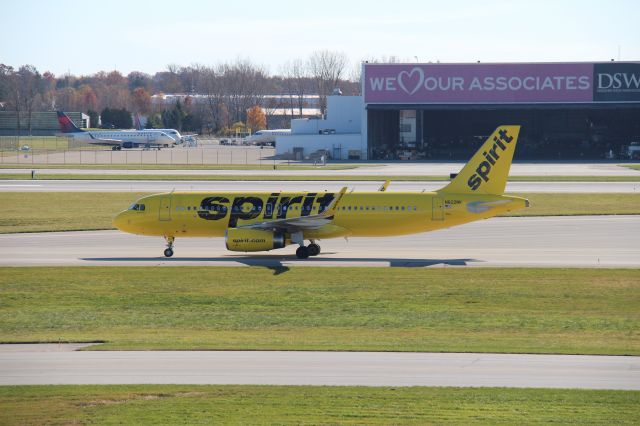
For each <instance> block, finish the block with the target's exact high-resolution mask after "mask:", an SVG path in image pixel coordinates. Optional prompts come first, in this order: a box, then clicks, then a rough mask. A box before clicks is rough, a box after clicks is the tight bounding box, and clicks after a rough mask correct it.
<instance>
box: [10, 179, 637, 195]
mask: <svg viewBox="0 0 640 426" xmlns="http://www.w3.org/2000/svg"><path fill="white" fill-rule="evenodd" d="M382 183H383V180H380V181H348V182H340V181H248V182H247V181H179V180H178V181H172V180H166V181H127V180H37V181H32V180H4V181H2V180H0V193H1V192H54V191H58V192H165V191H166V192H169V191H172V190H176V191H245V192H257V191H324V190H327V191H338V190H340V188H342V187H343V186H348V187H349V188H353V189H354V190H356V191H376V190H378V188H379V187H380V185H382ZM447 183H448V182H445V181H441V182H438V181H431V182H399V181H397V182H391V184H390V185H389V188H388V191H422V190H426V191H435V190H438V189H440V188H442V187H444V186H445V185H447ZM507 192H511V193H536V192H546V193H614V192H615V193H640V182H510V183H508V184H507Z"/></svg>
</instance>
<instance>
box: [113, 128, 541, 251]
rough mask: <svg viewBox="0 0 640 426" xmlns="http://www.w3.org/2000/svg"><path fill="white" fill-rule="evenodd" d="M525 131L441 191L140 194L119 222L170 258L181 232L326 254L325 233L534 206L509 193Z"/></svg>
mask: <svg viewBox="0 0 640 426" xmlns="http://www.w3.org/2000/svg"><path fill="white" fill-rule="evenodd" d="M519 132H520V126H500V127H498V128H497V129H496V130H495V131H494V132H493V134H492V135H491V136H490V137H489V139H488V140H487V141H486V142H485V143H484V144H483V145H482V147H481V148H480V149H479V150H478V152H477V153H476V154H475V155H474V156H473V157H472V158H471V161H470V162H469V163H468V164H467V165H465V166H464V167H463V169H462V170H461V171H460V173H459V174H458V175H457V176H455V177H454V178H453V180H452V181H451V182H450V183H449V184H448V185H446V186H445V187H444V188H442V189H440V190H439V191H435V192H389V191H386V188H387V184H385V185H383V186H382V187H381V188H380V190H379V191H377V192H347V188H346V187H345V188H343V189H342V190H341V191H340V192H338V193H334V192H319V193H318V192H255V193H239V192H220V193H219V192H216V193H209V192H171V193H163V194H156V195H150V196H147V197H143V198H141V199H139V200H138V201H136V202H135V203H134V204H132V205H131V206H130V207H129V209H128V210H125V211H123V212H121V213H120V214H118V216H116V217H115V219H114V221H113V223H114V225H115V226H116V227H117V228H118V229H120V230H122V231H125V232H129V233H133V234H139V235H154V236H163V237H164V238H165V239H166V241H167V248H166V250H165V251H164V255H165V256H167V257H171V256H172V255H173V243H174V240H175V238H177V237H222V236H224V237H225V241H226V245H227V249H228V250H232V251H241V252H254V251H267V250H272V249H279V248H283V247H286V246H287V245H290V244H297V245H299V247H298V249H297V250H296V255H297V257H298V258H300V259H305V258H307V257H309V256H316V255H318V254H319V253H320V246H319V245H318V243H317V241H318V240H321V239H324V238H336V237H381V236H393V235H405V234H413V233H419V232H427V231H433V230H436V229H442V228H449V227H452V226H456V225H461V224H464V223H468V222H473V221H476V220H480V219H487V218H490V217H492V216H496V215H498V214H501V213H505V212H509V211H512V210H518V209H522V208H525V207H528V206H529V201H528V200H526V199H524V198H520V197H512V196H507V195H503V194H504V189H505V186H506V184H507V177H508V174H509V168H510V167H511V161H512V159H513V153H514V150H515V146H516V142H517V140H518V133H519ZM305 240H309V241H310V244H309V245H305V244H304V242H305Z"/></svg>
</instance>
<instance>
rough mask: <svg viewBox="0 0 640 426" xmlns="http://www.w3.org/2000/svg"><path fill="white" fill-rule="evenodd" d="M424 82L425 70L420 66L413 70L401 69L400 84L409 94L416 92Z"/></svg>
mask: <svg viewBox="0 0 640 426" xmlns="http://www.w3.org/2000/svg"><path fill="white" fill-rule="evenodd" d="M422 83H424V72H423V71H422V69H420V68H418V67H415V68H414V69H412V70H411V72H408V71H401V72H400V73H399V74H398V86H400V88H401V89H402V90H404V91H405V92H407V93H408V94H409V95H413V94H414V93H416V92H417V91H418V89H420V87H421V86H422Z"/></svg>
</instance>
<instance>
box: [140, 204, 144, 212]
mask: <svg viewBox="0 0 640 426" xmlns="http://www.w3.org/2000/svg"><path fill="white" fill-rule="evenodd" d="M144 209H145V207H144V204H140V211H141V212H143V211H144Z"/></svg>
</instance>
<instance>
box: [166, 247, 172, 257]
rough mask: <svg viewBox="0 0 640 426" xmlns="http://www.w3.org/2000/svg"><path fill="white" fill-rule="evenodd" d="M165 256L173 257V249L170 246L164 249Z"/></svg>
mask: <svg viewBox="0 0 640 426" xmlns="http://www.w3.org/2000/svg"><path fill="white" fill-rule="evenodd" d="M164 256H165V257H171V256H173V250H171V249H170V248H168V249H165V250H164Z"/></svg>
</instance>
